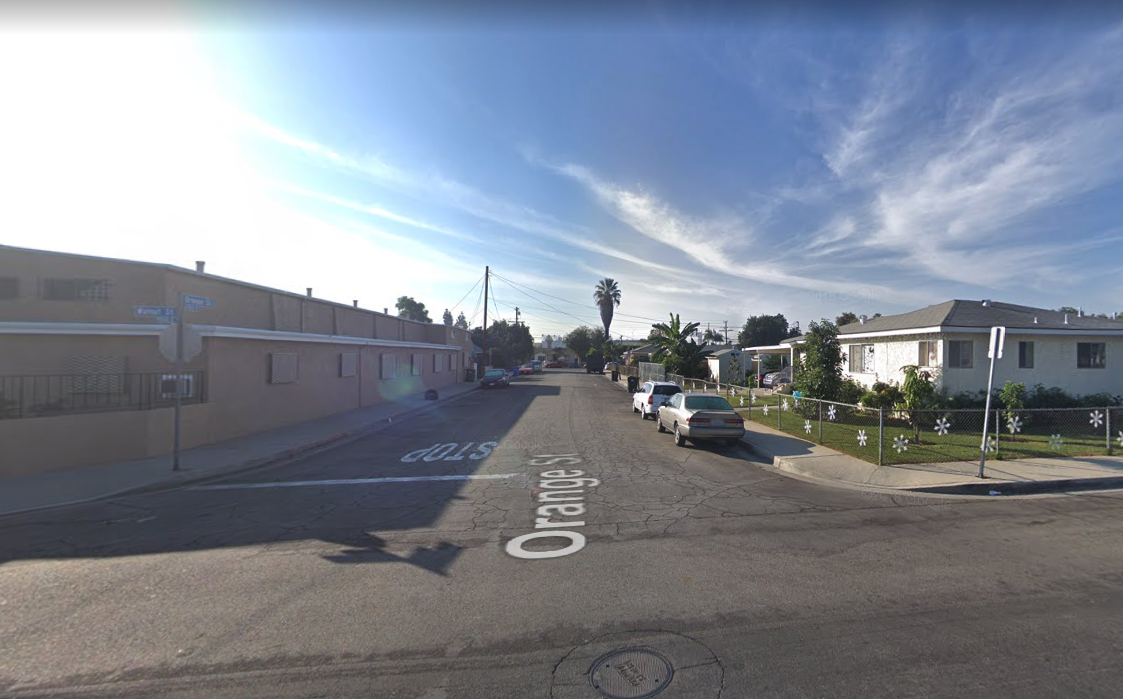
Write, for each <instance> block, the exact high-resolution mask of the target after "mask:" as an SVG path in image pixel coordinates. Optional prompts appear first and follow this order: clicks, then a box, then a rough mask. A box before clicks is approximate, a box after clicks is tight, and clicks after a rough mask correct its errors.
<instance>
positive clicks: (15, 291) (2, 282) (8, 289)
mask: <svg viewBox="0 0 1123 699" xmlns="http://www.w3.org/2000/svg"><path fill="white" fill-rule="evenodd" d="M17 298H19V277H0V299H17Z"/></svg>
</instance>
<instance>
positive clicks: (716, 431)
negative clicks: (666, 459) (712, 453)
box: [655, 393, 745, 447]
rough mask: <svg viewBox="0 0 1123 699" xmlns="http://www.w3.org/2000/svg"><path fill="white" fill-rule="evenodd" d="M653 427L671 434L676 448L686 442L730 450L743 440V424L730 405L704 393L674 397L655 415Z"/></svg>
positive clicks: (680, 394)
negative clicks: (715, 444)
mask: <svg viewBox="0 0 1123 699" xmlns="http://www.w3.org/2000/svg"><path fill="white" fill-rule="evenodd" d="M655 423H656V426H657V427H658V429H659V431H660V432H666V431H668V430H670V431H671V432H673V433H674V435H675V446H679V447H681V446H685V445H686V440H688V439H689V440H690V441H691V442H698V441H704V440H715V441H718V442H721V443H722V444H724V445H725V446H732V445H733V444H734V443H736V441H737V440H738V439H740V438H741V437H743V436H745V420H744V418H742V417H741V416H740V415H738V414H737V411H736V410H734V409H733V406H732V405H730V404H729V401H727V400H725V399H724V398H722V397H721V396H715V395H711V394H707V393H676V394H675V395H673V396H671V400H669V401H668V402H667V403H665V404H664V405H663V407H661V408H659V412H657V413H655Z"/></svg>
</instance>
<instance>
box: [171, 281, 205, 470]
mask: <svg viewBox="0 0 1123 699" xmlns="http://www.w3.org/2000/svg"><path fill="white" fill-rule="evenodd" d="M212 306H214V301H213V300H212V299H209V298H207V297H205V296H192V295H190V294H180V297H179V312H178V313H176V327H175V403H174V405H175V418H174V419H175V431H174V437H173V438H172V470H173V471H178V470H179V451H180V441H181V439H180V437H181V434H182V427H181V425H182V419H181V418H182V408H183V392H184V391H183V389H184V386H185V385H186V382H185V381H184V380H183V363H184V361H185V360H186V358H185V357H184V351H183V339H184V338H183V314H184V313H185V312H186V311H201V310H203V309H204V308H211V307H212ZM192 344H193V345H194V344H195V343H194V342H193V343H192ZM192 356H194V352H193V353H192Z"/></svg>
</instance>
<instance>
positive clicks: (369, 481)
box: [187, 473, 521, 490]
mask: <svg viewBox="0 0 1123 699" xmlns="http://www.w3.org/2000/svg"><path fill="white" fill-rule="evenodd" d="M518 475H521V474H518V473H487V474H482V475H471V476H401V477H397V478H340V479H336V480H328V481H275V482H272V483H218V484H215V485H195V486H191V487H189V488H187V490H239V489H243V488H297V487H301V486H317V485H378V484H379V483H414V482H417V481H477V480H497V479H502V478H514V477H515V476H518Z"/></svg>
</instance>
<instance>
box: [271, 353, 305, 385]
mask: <svg viewBox="0 0 1123 699" xmlns="http://www.w3.org/2000/svg"><path fill="white" fill-rule="evenodd" d="M299 375H300V355H298V354H297V353H296V352H273V353H272V354H270V355H269V383H296V379H297V377H298V376H299Z"/></svg>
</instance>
